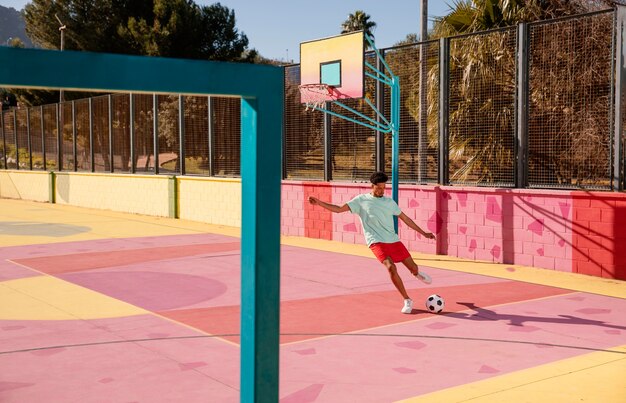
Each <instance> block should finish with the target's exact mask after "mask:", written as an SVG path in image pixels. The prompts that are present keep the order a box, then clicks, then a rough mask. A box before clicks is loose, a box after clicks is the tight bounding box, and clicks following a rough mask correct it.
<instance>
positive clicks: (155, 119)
mask: <svg viewBox="0 0 626 403" xmlns="http://www.w3.org/2000/svg"><path fill="white" fill-rule="evenodd" d="M152 131H153V133H152V142H153V147H154V174H155V175H158V174H159V96H158V95H157V94H152Z"/></svg>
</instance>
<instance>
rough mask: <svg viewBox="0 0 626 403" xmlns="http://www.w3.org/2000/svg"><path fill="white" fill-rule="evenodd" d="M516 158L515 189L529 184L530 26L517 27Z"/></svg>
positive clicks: (524, 24)
mask: <svg viewBox="0 0 626 403" xmlns="http://www.w3.org/2000/svg"><path fill="white" fill-rule="evenodd" d="M516 102H517V108H516V111H517V112H516V113H517V116H516V119H517V125H516V138H517V141H516V148H517V149H516V157H517V164H516V169H515V187H518V188H524V187H526V185H527V183H528V175H527V172H528V171H527V169H528V165H527V161H528V25H526V23H524V22H522V23H520V24H519V25H518V26H517V95H516Z"/></svg>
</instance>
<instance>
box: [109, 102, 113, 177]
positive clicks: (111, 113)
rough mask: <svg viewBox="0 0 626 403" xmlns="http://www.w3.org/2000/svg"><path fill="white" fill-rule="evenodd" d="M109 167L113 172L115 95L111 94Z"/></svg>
mask: <svg viewBox="0 0 626 403" xmlns="http://www.w3.org/2000/svg"><path fill="white" fill-rule="evenodd" d="M108 101H109V164H110V166H109V169H110V171H111V173H113V171H114V169H113V163H114V159H113V96H112V95H111V94H109V96H108Z"/></svg>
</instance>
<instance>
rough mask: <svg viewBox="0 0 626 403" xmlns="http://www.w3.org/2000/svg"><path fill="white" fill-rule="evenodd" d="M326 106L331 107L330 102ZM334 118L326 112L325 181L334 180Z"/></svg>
mask: <svg viewBox="0 0 626 403" xmlns="http://www.w3.org/2000/svg"><path fill="white" fill-rule="evenodd" d="M324 108H326V109H330V102H326V103H325V105H324ZM332 122H333V121H332V119H331V116H330V114H328V113H325V114H324V126H323V127H324V181H325V182H330V181H331V180H333V161H332V160H333V133H332Z"/></svg>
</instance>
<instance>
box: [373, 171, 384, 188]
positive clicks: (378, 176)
mask: <svg viewBox="0 0 626 403" xmlns="http://www.w3.org/2000/svg"><path fill="white" fill-rule="evenodd" d="M388 180H389V177H388V176H387V174H386V173H384V172H382V171H378V172H374V173H373V174H372V175H371V176H370V182H372V185H376V184H377V183H385V182H387V181H388Z"/></svg>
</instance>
